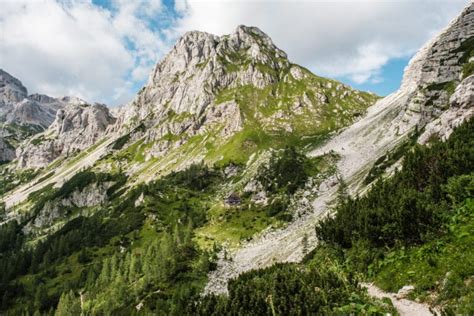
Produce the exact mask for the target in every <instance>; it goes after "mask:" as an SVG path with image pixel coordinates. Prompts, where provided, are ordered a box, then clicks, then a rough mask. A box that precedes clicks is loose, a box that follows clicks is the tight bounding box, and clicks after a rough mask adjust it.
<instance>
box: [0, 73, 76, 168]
mask: <svg viewBox="0 0 474 316" xmlns="http://www.w3.org/2000/svg"><path fill="white" fill-rule="evenodd" d="M68 104H85V101H83V100H81V99H78V98H71V97H63V98H52V97H49V96H47V95H43V94H32V95H28V90H27V89H26V88H25V86H23V84H22V83H21V81H20V80H18V79H17V78H15V77H13V76H11V75H10V74H9V73H7V72H6V71H4V70H2V69H0V127H1V132H0V138H1V140H0V160H1V158H3V160H4V161H10V160H13V159H14V158H15V148H17V147H18V145H19V144H20V143H21V142H22V141H24V140H25V139H27V138H29V137H31V136H32V135H34V134H36V133H39V132H41V131H43V130H45V129H46V128H48V127H49V126H50V125H51V123H52V122H53V121H54V118H55V117H56V112H57V110H58V109H61V108H63V107H65V106H66V105H68ZM2 144H3V145H2ZM12 149H13V154H12Z"/></svg>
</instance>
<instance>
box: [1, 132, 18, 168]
mask: <svg viewBox="0 0 474 316" xmlns="http://www.w3.org/2000/svg"><path fill="white" fill-rule="evenodd" d="M13 159H15V148H13V147H12V146H11V145H10V144H9V143H7V142H6V141H5V140H4V139H3V137H0V162H4V161H10V160H13Z"/></svg>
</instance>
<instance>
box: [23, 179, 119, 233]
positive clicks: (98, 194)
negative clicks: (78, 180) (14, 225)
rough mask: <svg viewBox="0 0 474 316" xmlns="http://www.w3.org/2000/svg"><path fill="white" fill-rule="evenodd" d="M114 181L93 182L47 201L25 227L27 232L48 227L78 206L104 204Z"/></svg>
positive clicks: (86, 206) (85, 206)
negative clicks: (61, 196)
mask: <svg viewBox="0 0 474 316" xmlns="http://www.w3.org/2000/svg"><path fill="white" fill-rule="evenodd" d="M112 185H113V182H105V183H92V184H90V185H88V186H86V187H84V188H81V189H79V190H74V191H73V192H72V193H71V194H70V195H68V196H66V197H63V198H60V199H55V200H52V201H47V202H46V203H45V204H44V206H43V207H42V208H41V210H40V211H39V212H38V214H37V215H36V216H35V218H34V220H33V221H31V222H30V223H29V224H28V225H27V226H25V227H24V229H23V230H24V232H25V233H30V232H32V231H33V230H35V229H48V228H49V226H51V225H52V224H53V223H54V221H55V220H56V219H58V218H64V217H66V216H67V215H70V214H68V213H71V212H72V211H73V210H74V209H77V208H88V207H94V206H97V205H102V204H103V203H105V202H106V201H107V200H108V196H107V189H109V188H110V187H111V186H112Z"/></svg>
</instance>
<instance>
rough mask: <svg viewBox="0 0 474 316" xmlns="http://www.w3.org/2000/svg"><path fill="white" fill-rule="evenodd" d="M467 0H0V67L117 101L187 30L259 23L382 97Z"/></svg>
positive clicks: (27, 81)
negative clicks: (422, 47) (417, 51)
mask: <svg viewBox="0 0 474 316" xmlns="http://www.w3.org/2000/svg"><path fill="white" fill-rule="evenodd" d="M470 1H471V0H397V1H394V0H390V1H389V0H360V1H356V0H353V1H350V0H344V1H343V0H332V1H329V0H326V1H319V0H306V1H302V0H300V1H298V0H273V1H271V0H240V1H239V0H216V1H203V0H201V1H195V0H174V1H173V0H81V1H79V0H0V68H2V69H4V70H6V71H7V72H10V73H11V74H12V75H14V76H16V77H17V78H19V79H20V80H22V82H23V84H24V85H25V86H27V87H28V89H29V92H30V93H34V92H39V93H45V94H48V95H51V96H62V95H75V96H79V97H82V98H84V99H86V100H88V101H97V102H105V103H107V104H109V105H119V104H123V103H125V102H127V101H129V100H131V99H132V98H133V96H134V95H135V93H136V92H137V91H138V90H139V89H140V88H141V87H142V86H143V85H144V84H145V83H146V80H147V78H148V74H149V73H150V71H151V69H152V68H153V66H154V65H155V64H156V62H157V61H159V59H160V58H161V57H162V56H163V55H164V54H166V52H167V51H168V50H169V49H170V47H171V46H172V45H173V44H174V42H175V41H176V39H177V38H179V36H180V35H181V34H183V33H184V32H185V31H188V30H201V31H207V32H211V33H214V34H218V35H221V34H227V33H231V32H233V30H234V29H235V28H236V26H237V25H239V24H245V25H253V26H258V27H259V28H261V29H262V30H263V31H264V32H266V33H267V34H268V35H270V36H271V37H272V39H273V40H274V42H275V44H276V45H277V46H279V47H280V48H282V49H283V50H285V51H286V52H287V53H288V56H289V58H290V59H291V60H292V61H293V62H295V63H298V64H300V65H303V66H305V67H307V68H309V69H310V70H312V71H313V72H314V73H316V74H318V75H323V76H328V77H332V78H336V79H339V80H342V81H344V82H346V83H348V84H350V85H352V86H355V87H357V88H360V89H364V90H370V91H374V92H376V93H378V94H380V95H386V94H388V93H390V92H392V91H394V90H396V89H397V88H398V86H399V84H400V79H401V76H402V73H403V68H404V67H405V66H406V64H407V62H408V60H409V58H410V57H411V56H412V55H413V54H414V53H415V52H416V50H417V49H418V48H420V47H421V46H422V45H423V44H424V43H425V42H426V41H427V40H429V39H430V38H431V37H433V36H434V35H435V34H436V33H437V32H439V31H440V30H441V29H443V28H444V27H445V26H446V25H447V24H448V23H449V21H450V20H451V19H453V18H454V17H456V16H457V15H458V14H459V12H460V11H461V10H462V8H463V7H464V6H466V5H467V4H468V3H469V2H470Z"/></svg>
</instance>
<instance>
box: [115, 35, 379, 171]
mask: <svg viewBox="0 0 474 316" xmlns="http://www.w3.org/2000/svg"><path fill="white" fill-rule="evenodd" d="M376 99H377V96H375V95H373V94H370V93H365V92H361V91H357V90H354V89H351V88H350V87H348V86H346V85H343V84H341V83H339V82H337V81H334V80H329V79H325V78H321V77H317V76H315V75H314V74H312V73H311V72H309V71H308V70H306V69H304V68H302V67H300V66H298V65H295V64H292V63H291V62H290V61H289V60H288V58H287V56H286V54H285V53H284V52H283V51H282V50H280V49H279V48H278V47H276V46H275V45H274V44H273V42H272V40H271V39H270V38H269V37H268V36H267V35H266V34H265V33H264V32H262V31H261V30H259V29H258V28H256V27H247V26H238V27H237V29H236V30H235V31H234V33H232V34H229V35H224V36H215V35H212V34H209V33H204V32H197V31H193V32H188V33H186V34H184V35H183V37H182V38H181V39H180V40H179V41H178V42H177V43H176V45H175V46H174V47H173V48H172V50H171V51H170V52H169V53H168V54H167V55H166V56H165V57H164V58H163V60H161V61H160V62H159V63H158V64H157V65H156V67H155V68H154V70H153V71H152V73H151V75H150V77H149V80H148V83H147V85H146V86H145V87H144V88H143V89H142V90H141V91H140V92H139V93H138V95H137V97H136V99H135V100H134V101H132V102H131V103H130V104H128V105H126V106H124V107H123V108H122V109H120V111H119V114H118V121H117V124H115V125H114V126H113V127H112V128H111V132H113V133H117V134H118V135H125V134H130V135H129V137H128V139H129V142H128V143H127V145H131V144H132V143H136V142H138V141H141V142H142V143H143V144H146V145H147V146H146V148H145V149H144V151H145V153H144V154H143V156H144V157H145V158H144V159H145V160H146V161H149V160H158V159H166V158H167V157H169V154H170V152H173V153H176V154H175V157H173V158H170V159H169V161H171V160H172V161H173V162H170V163H173V164H174V165H179V166H178V167H177V169H182V168H185V167H186V165H187V164H190V163H193V162H197V161H199V160H203V159H204V160H205V159H206V158H209V157H211V158H209V160H211V159H212V160H213V162H215V161H217V160H219V159H223V158H222V157H223V156H224V155H222V154H221V151H220V148H222V147H223V146H225V144H227V143H228V142H230V141H232V139H235V137H237V136H236V135H242V134H244V135H242V137H241V138H240V139H238V140H236V141H235V143H234V144H233V146H234V147H239V146H240V145H241V144H240V143H239V141H241V142H242V143H244V144H243V145H242V146H241V147H243V148H244V150H248V151H251V150H257V149H258V144H255V142H256V141H255V139H251V138H252V135H258V136H257V137H256V138H262V139H265V138H266V136H267V135H268V138H271V137H274V135H278V134H281V135H289V134H292V133H293V134H294V137H295V138H298V137H305V136H308V135H314V134H316V133H318V132H320V131H318V130H317V128H319V127H320V126H323V125H324V124H323V123H322V122H323V121H324V120H325V119H326V117H328V119H330V120H333V121H334V122H331V124H327V126H329V127H328V128H327V130H325V131H321V132H325V133H327V132H329V131H330V130H336V129H338V128H342V127H344V126H347V125H348V124H349V123H351V122H352V121H353V119H354V118H355V117H356V114H357V115H360V114H361V113H363V112H364V111H365V109H366V108H367V107H368V106H369V105H371V104H372V103H373V102H375V100H376ZM313 127H314V128H313ZM245 133H247V134H245ZM234 136H235V137H234ZM247 138H250V139H247ZM254 138H255V137H254ZM185 147H187V150H188V152H187V153H183V152H180V150H181V148H185ZM189 151H192V152H193V153H192V154H189ZM185 158H186V159H185ZM209 160H208V161H209ZM124 163H125V164H126V163H129V161H125V162H124ZM163 166H165V165H164V164H162V167H161V168H162V169H161V170H159V169H160V167H159V166H158V167H157V168H156V172H157V173H160V172H161V171H163V168H164V167H163ZM129 169H131V168H129ZM165 169H167V170H169V169H170V168H165ZM149 176H150V177H153V174H149Z"/></svg>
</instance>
